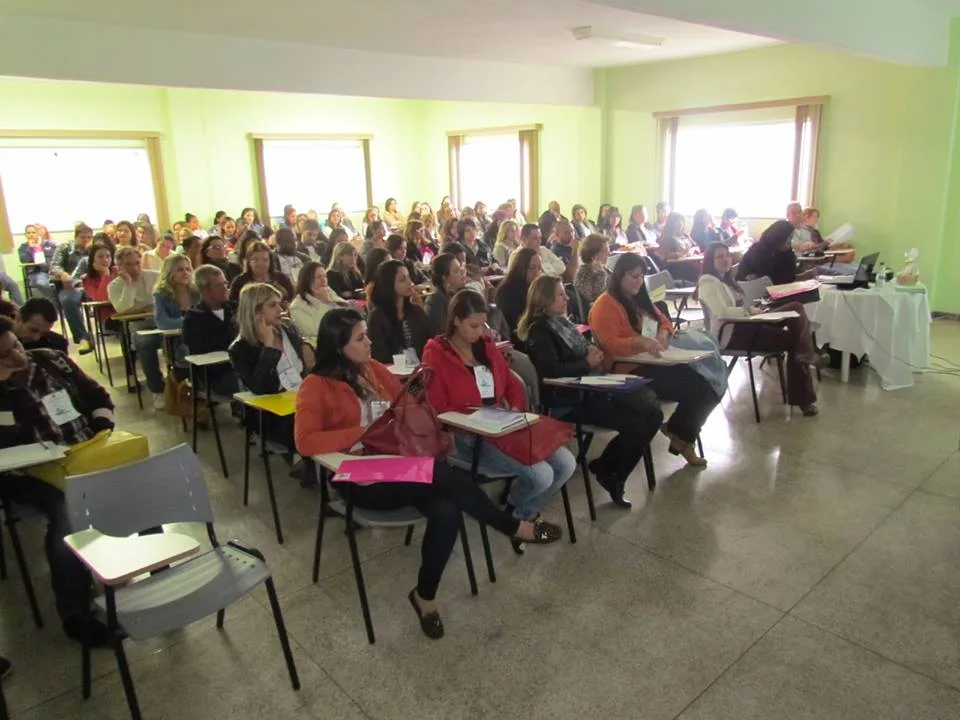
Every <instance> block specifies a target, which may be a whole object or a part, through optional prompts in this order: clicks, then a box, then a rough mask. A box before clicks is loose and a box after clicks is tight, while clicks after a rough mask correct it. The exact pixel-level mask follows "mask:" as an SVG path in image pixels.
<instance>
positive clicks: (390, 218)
mask: <svg viewBox="0 0 960 720" xmlns="http://www.w3.org/2000/svg"><path fill="white" fill-rule="evenodd" d="M383 219H384V221H385V222H386V223H387V227H388V228H389V230H390V232H396V231H397V230H399V229H400V228H402V227H403V226H404V223H406V221H407V219H406V218H405V217H404V216H403V214H402V213H400V212H397V201H396V200H395V199H393V198H387V201H386V202H385V203H384V204H383Z"/></svg>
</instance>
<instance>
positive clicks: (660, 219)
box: [653, 202, 670, 238]
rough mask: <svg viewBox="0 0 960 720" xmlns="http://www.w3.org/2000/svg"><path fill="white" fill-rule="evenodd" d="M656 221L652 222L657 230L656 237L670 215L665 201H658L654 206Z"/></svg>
mask: <svg viewBox="0 0 960 720" xmlns="http://www.w3.org/2000/svg"><path fill="white" fill-rule="evenodd" d="M656 212H657V221H656V222H655V223H654V224H653V229H654V230H656V231H657V237H658V238H659V237H660V234H661V233H662V232H663V228H664V227H666V225H667V216H669V215H670V205H669V204H668V203H665V202H658V203H657V207H656Z"/></svg>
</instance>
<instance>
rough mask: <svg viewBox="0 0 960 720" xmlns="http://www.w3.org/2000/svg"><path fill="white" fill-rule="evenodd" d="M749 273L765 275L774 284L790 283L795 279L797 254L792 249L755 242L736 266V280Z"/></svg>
mask: <svg viewBox="0 0 960 720" xmlns="http://www.w3.org/2000/svg"><path fill="white" fill-rule="evenodd" d="M749 275H754V276H756V277H758V278H761V277H763V276H764V275H766V276H767V277H769V278H770V279H771V280H772V281H773V284H774V285H783V284H784V283H792V282H793V281H794V280H796V279H797V256H796V255H795V254H794V252H793V250H786V251H784V250H775V249H773V248H771V247H770V246H769V244H767V243H763V242H756V243H754V244H753V245H751V246H750V249H749V250H747V252H746V253H745V254H744V256H743V258H742V259H741V260H740V264H739V265H738V266H737V280H746V279H747V276H749Z"/></svg>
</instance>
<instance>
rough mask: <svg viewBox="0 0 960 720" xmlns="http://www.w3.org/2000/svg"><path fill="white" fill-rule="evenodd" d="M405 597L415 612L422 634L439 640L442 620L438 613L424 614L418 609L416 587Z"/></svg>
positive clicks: (441, 634)
mask: <svg viewBox="0 0 960 720" xmlns="http://www.w3.org/2000/svg"><path fill="white" fill-rule="evenodd" d="M407 599H408V600H409V601H410V604H411V605H412V606H413V611H414V612H415V613H417V620H419V621H420V629H421V630H423V634H424V635H426V636H427V637H428V638H430V639H431V640H439V639H440V638H442V637H443V621H442V620H441V619H440V613H438V612H436V611H434V612H430V613H427V614H426V615H424V614H423V613H422V611H421V610H420V604H419V603H418V602H417V589H416V588H414V589H413V590H411V591H410V594H409V595H407Z"/></svg>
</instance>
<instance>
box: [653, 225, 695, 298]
mask: <svg viewBox="0 0 960 720" xmlns="http://www.w3.org/2000/svg"><path fill="white" fill-rule="evenodd" d="M683 225H684V220H683V215H681V214H680V213H670V214H669V215H667V220H666V223H665V224H664V226H663V232H662V233H661V234H660V239H659V240H658V243H659V245H660V249H659V250H657V258H658V259H659V260H660V262H658V263H657V264H658V265H659V266H660V267H661V268H663V269H666V270H669V271H670V274H671V275H672V276H673V277H674V279H675V280H682V281H684V282H685V283H688V284H690V285H693V284H695V283H696V282H697V278H698V277H699V276H700V267H699V264H698V263H695V262H689V261H688V262H684V261H683V260H684V258H690V257H696V256H697V255H699V253H700V249H699V248H698V247H697V245H696V243H694V242H693V240H691V239H690V237H689V236H688V235H687V234H686V233H685V232H684V231H683Z"/></svg>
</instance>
